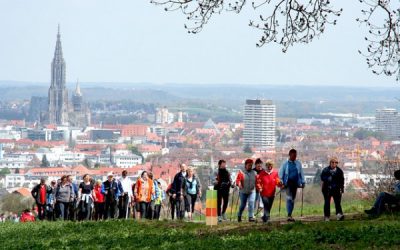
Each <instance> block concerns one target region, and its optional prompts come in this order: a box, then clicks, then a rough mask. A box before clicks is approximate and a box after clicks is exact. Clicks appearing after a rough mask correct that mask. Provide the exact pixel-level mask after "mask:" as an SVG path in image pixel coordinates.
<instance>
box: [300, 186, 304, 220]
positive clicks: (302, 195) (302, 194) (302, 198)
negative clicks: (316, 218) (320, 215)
mask: <svg viewBox="0 0 400 250" xmlns="http://www.w3.org/2000/svg"><path fill="white" fill-rule="evenodd" d="M303 203H304V187H303V188H302V189H301V212H300V217H303Z"/></svg>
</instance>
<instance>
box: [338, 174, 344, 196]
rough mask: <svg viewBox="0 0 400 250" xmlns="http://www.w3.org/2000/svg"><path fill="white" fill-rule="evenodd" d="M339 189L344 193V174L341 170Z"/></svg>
mask: <svg viewBox="0 0 400 250" xmlns="http://www.w3.org/2000/svg"><path fill="white" fill-rule="evenodd" d="M339 188H340V191H341V192H342V193H344V172H343V170H342V169H340V176H339Z"/></svg>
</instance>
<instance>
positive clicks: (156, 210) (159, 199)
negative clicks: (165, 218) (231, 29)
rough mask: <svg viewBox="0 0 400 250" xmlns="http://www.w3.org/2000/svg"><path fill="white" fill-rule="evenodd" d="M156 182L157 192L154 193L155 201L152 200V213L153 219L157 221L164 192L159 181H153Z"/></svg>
mask: <svg viewBox="0 0 400 250" xmlns="http://www.w3.org/2000/svg"><path fill="white" fill-rule="evenodd" d="M155 182H157V187H158V189H157V191H155V192H156V193H155V197H156V198H155V200H154V213H153V219H154V220H159V219H160V215H161V207H162V206H163V201H164V200H165V192H164V190H163V189H162V186H161V182H160V181H159V180H155Z"/></svg>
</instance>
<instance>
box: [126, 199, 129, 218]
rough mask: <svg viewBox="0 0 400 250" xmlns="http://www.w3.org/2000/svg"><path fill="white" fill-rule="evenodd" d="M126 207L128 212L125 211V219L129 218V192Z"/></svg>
mask: <svg viewBox="0 0 400 250" xmlns="http://www.w3.org/2000/svg"><path fill="white" fill-rule="evenodd" d="M125 209H126V212H125V220H127V219H128V212H129V194H128V199H127V201H126V207H125Z"/></svg>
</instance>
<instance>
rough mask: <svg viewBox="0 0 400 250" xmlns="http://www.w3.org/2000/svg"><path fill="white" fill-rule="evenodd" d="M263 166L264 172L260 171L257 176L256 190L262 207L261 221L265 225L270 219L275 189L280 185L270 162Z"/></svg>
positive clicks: (276, 173)
mask: <svg viewBox="0 0 400 250" xmlns="http://www.w3.org/2000/svg"><path fill="white" fill-rule="evenodd" d="M265 166H266V170H262V171H260V172H259V174H258V175H257V190H258V191H259V193H260V197H261V201H262V202H263V205H264V214H263V217H262V220H263V222H264V223H267V222H268V221H269V218H270V214H271V208H272V204H273V203H274V198H275V192H276V187H277V186H279V185H280V180H279V176H278V172H276V171H275V169H274V163H273V162H272V161H267V162H266V164H265Z"/></svg>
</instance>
